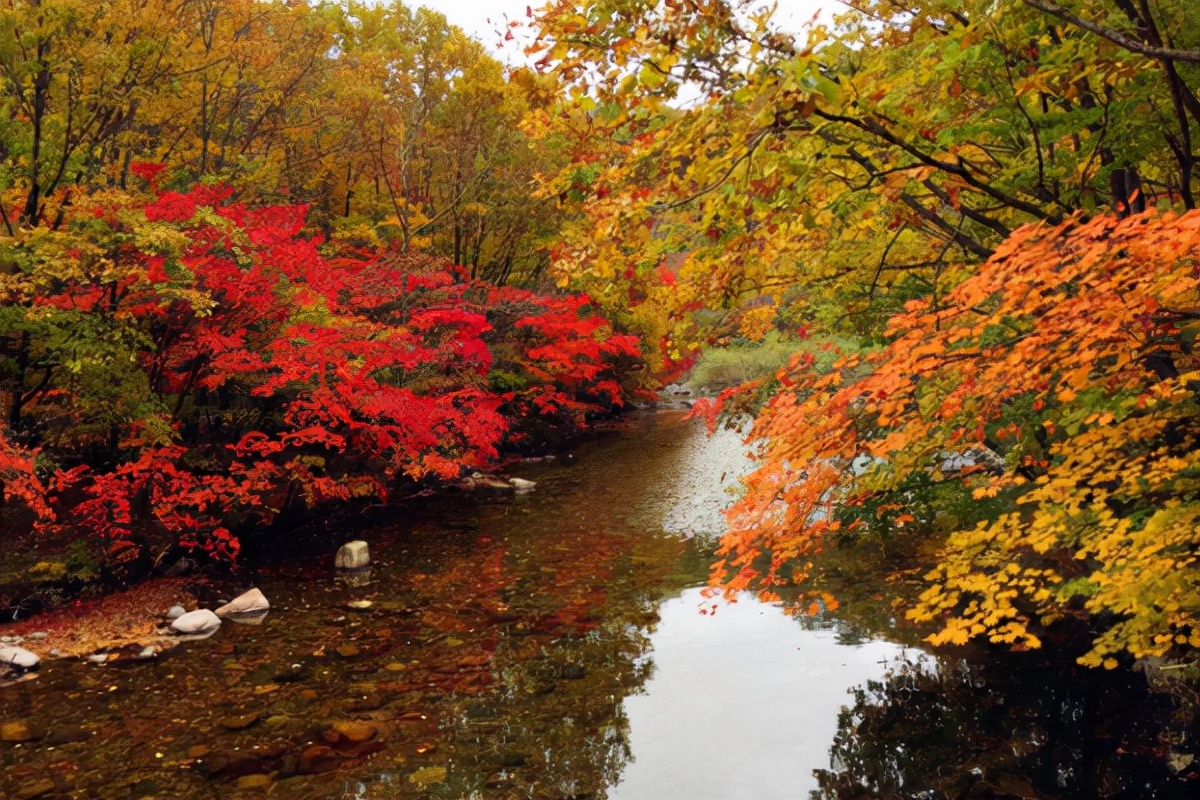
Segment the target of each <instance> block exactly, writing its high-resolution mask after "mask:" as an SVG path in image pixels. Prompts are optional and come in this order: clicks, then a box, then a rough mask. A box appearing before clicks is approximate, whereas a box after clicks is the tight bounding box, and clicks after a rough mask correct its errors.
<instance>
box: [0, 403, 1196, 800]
mask: <svg viewBox="0 0 1200 800" xmlns="http://www.w3.org/2000/svg"><path fill="white" fill-rule="evenodd" d="M572 455H573V458H572V459H570V460H569V461H564V462H558V461H556V462H543V463H536V464H529V465H527V466H525V467H524V468H523V469H522V470H521V471H520V474H521V475H522V476H523V477H526V478H529V479H532V480H535V481H537V482H538V486H537V489H536V491H535V492H533V493H531V494H528V495H523V496H517V497H513V496H511V495H508V496H491V497H478V496H467V495H458V496H448V497H442V498H438V499H436V500H434V501H432V502H430V503H428V504H424V505H422V506H420V508H419V510H416V509H414V508H413V507H409V508H406V509H404V510H402V511H398V512H396V515H395V519H394V520H393V521H391V522H390V523H387V524H381V525H379V526H378V527H375V528H373V529H371V530H369V531H365V532H363V536H364V538H367V539H368V540H369V541H370V543H371V548H372V555H373V566H372V567H371V569H370V571H369V572H365V573H362V574H356V575H341V576H339V575H335V574H334V571H333V569H332V558H331V555H332V553H331V550H332V548H331V547H329V546H323V547H322V548H320V549H319V550H313V551H312V552H305V551H304V548H302V547H299V546H297V547H296V548H291V549H290V552H289V553H287V554H280V557H278V558H270V557H269V556H268V557H264V558H261V559H259V561H260V565H259V566H258V567H255V568H254V569H252V570H249V571H247V572H244V573H242V574H240V575H239V576H237V578H236V579H235V580H232V581H230V582H228V584H226V585H219V586H215V587H212V588H211V589H210V592H211V596H210V597H207V598H206V599H207V600H211V601H214V602H215V601H216V600H217V599H220V598H225V599H228V598H229V597H231V596H233V595H234V594H236V593H238V592H240V591H241V590H244V589H246V588H248V587H249V586H258V587H259V588H261V589H262V590H263V592H264V593H265V594H266V596H267V597H268V598H270V600H271V604H272V610H271V612H270V614H269V615H268V616H267V617H266V619H265V621H264V622H263V623H262V624H261V625H257V626H250V625H236V624H232V623H227V624H226V625H225V626H224V627H223V628H222V630H221V631H220V632H219V633H217V634H216V635H215V636H214V637H212V638H210V639H207V640H204V641H198V642H190V643H187V644H184V645H182V646H180V647H179V648H177V649H175V650H173V651H170V652H168V653H165V654H163V655H162V656H160V657H159V658H158V659H157V660H155V661H153V662H148V663H145V662H144V663H133V664H129V665H122V664H121V663H119V662H118V663H117V664H110V665H105V666H99V667H97V666H93V665H88V664H84V663H81V662H66V661H49V662H47V663H46V664H44V665H43V667H42V669H41V671H40V675H39V676H38V678H37V679H36V680H33V681H29V682H25V683H20V684H17V685H13V686H9V687H7V688H4V689H2V690H0V702H2V705H0V710H2V716H3V718H4V719H5V720H21V721H23V722H25V723H28V725H30V726H32V727H34V728H37V729H40V730H42V731H45V732H46V734H45V735H44V736H42V737H41V738H39V739H38V740H36V741H32V742H27V743H22V744H12V743H9V744H5V745H3V753H2V761H3V773H2V776H0V777H2V778H3V792H0V794H2V795H3V796H6V797H10V796H11V797H20V796H22V795H23V794H24V795H25V796H33V795H32V794H29V793H31V792H34V791H35V790H37V789H38V787H39V786H40V787H41V788H42V789H43V790H45V792H46V794H45V796H51V795H54V796H70V797H78V798H85V797H86V798H93V797H94V798H143V797H153V798H240V797H258V796H268V795H269V796H274V797H281V798H363V799H364V800H366V799H367V798H372V799H373V798H539V799H541V798H545V800H565V798H594V799H595V800H601V799H602V798H612V799H613V800H643V799H644V800H692V799H693V798H696V799H700V798H714V799H716V798H731V799H732V800H760V799H766V798H801V799H803V798H808V797H809V796H810V795H814V796H823V797H830V798H832V797H889V798H930V799H932V798H952V797H980V798H983V797H989V798H991V797H1064V798H1072V797H1130V798H1133V797H1163V798H1174V797H1195V796H1197V795H1200V791H1198V789H1200V781H1198V780H1193V779H1194V778H1196V776H1197V773H1196V769H1195V765H1194V763H1192V762H1191V761H1189V760H1188V758H1189V755H1190V754H1191V753H1193V752H1194V751H1195V737H1196V734H1197V732H1196V731H1195V730H1192V729H1189V728H1188V726H1189V725H1190V724H1191V723H1190V722H1188V721H1187V720H1186V719H1184V718H1183V717H1182V716H1181V705H1180V701H1179V700H1178V698H1177V697H1176V696H1175V695H1171V694H1156V693H1152V692H1150V691H1148V689H1147V687H1146V684H1147V681H1146V679H1145V677H1143V676H1142V675H1139V674H1133V673H1119V672H1118V673H1097V672H1088V671H1083V670H1079V669H1077V668H1075V667H1074V666H1073V665H1072V662H1071V659H1070V658H1062V657H1055V656H1054V655H1053V654H1052V653H1044V654H1011V655H1008V656H1002V655H1001V656H996V655H994V654H991V655H988V656H986V657H977V658H973V659H972V660H971V661H966V660H959V659H957V658H946V657H942V658H935V657H934V656H932V655H929V654H925V653H923V652H922V651H921V650H919V649H915V648H912V647H905V646H904V645H902V644H900V643H898V642H900V641H903V640H908V641H912V640H913V638H914V635H913V633H912V632H905V631H903V630H901V629H899V628H898V627H893V628H890V629H887V630H884V631H874V632H872V631H868V630H865V629H863V628H861V627H860V626H859V625H857V624H856V623H855V620H854V618H853V616H851V617H846V618H838V617H837V616H836V615H829V616H824V617H818V618H811V619H810V618H793V617H789V616H786V615H784V614H783V612H782V611H781V610H780V609H779V608H778V607H775V606H772V605H767V604H763V603H760V602H757V601H755V600H752V599H750V598H745V599H743V600H741V601H740V602H738V603H736V604H733V605H725V604H720V603H717V604H715V605H714V601H713V600H710V599H706V598H705V597H704V596H703V595H702V594H701V591H700V587H701V586H702V585H703V582H704V580H705V578H706V577H707V572H708V565H709V563H710V561H711V555H710V554H711V551H712V547H713V541H714V537H715V536H717V535H718V534H719V532H720V530H721V525H722V522H721V517H720V513H719V511H720V508H721V507H722V506H723V505H724V504H725V503H727V502H728V500H729V495H728V492H727V489H728V488H729V487H730V486H731V485H733V484H735V483H736V477H737V475H738V473H739V472H740V471H741V470H742V469H743V468H744V459H743V456H742V453H741V446H740V443H739V441H738V439H737V437H736V436H734V435H732V434H728V433H726V434H721V435H718V436H717V437H716V438H713V439H709V438H707V437H706V436H705V434H704V431H703V429H702V428H701V427H700V426H698V425H695V424H693V423H689V422H685V421H683V420H682V419H681V416H680V414H679V413H677V412H660V413H647V414H645V415H642V416H639V417H637V418H635V419H634V420H633V421H632V422H631V423H630V427H629V429H628V430H626V431H623V432H622V433H620V434H612V435H608V436H605V437H602V438H598V439H596V440H594V441H591V442H588V443H587V444H585V445H583V446H581V447H579V448H578V449H577V450H576V451H575V452H574V453H573V454H572ZM284 555H287V558H286V559H285V558H283V556H284ZM361 601H370V605H369V607H368V608H365V609H356V608H354V607H353V606H354V605H355V604H357V605H363V603H361ZM702 612H704V613H702ZM876 616H878V615H876ZM883 617H884V618H886V614H885V615H883ZM876 627H878V626H876ZM884 627H885V628H887V626H886V625H885V626H884ZM881 633H886V634H887V636H888V637H889V638H891V639H892V641H888V640H887V639H885V638H880V634H881ZM831 748H832V761H831ZM814 771H816V772H814ZM38 796H41V795H38Z"/></svg>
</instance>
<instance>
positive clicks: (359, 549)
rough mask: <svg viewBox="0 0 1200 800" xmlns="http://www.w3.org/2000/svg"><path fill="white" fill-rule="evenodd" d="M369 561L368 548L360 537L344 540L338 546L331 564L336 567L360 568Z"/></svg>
mask: <svg viewBox="0 0 1200 800" xmlns="http://www.w3.org/2000/svg"><path fill="white" fill-rule="evenodd" d="M370 563H371V554H370V550H369V549H368V548H367V543H366V542H364V541H362V540H361V539H356V540H355V541H353V542H346V543H345V544H344V545H342V546H341V547H339V548H338V551H337V556H336V557H335V558H334V560H333V565H334V566H335V567H337V568H338V569H362V568H363V567H365V566H367V565H368V564H370Z"/></svg>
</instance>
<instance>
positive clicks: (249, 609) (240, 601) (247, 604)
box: [214, 589, 271, 617]
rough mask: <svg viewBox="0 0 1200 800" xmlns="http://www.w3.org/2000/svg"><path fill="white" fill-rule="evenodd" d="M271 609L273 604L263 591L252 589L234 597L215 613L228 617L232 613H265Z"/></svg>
mask: <svg viewBox="0 0 1200 800" xmlns="http://www.w3.org/2000/svg"><path fill="white" fill-rule="evenodd" d="M270 609H271V604H270V603H268V602H267V598H266V597H265V596H264V595H263V593H262V592H261V591H260V590H258V589H251V590H250V591H248V592H245V593H244V594H240V595H238V596H237V597H235V598H233V600H231V601H229V602H228V603H226V604H225V605H223V606H221V607H220V608H218V609H217V610H216V611H215V612H214V613H215V614H216V615H217V616H218V617H227V616H229V615H231V614H265V613H267V611H269V610H270Z"/></svg>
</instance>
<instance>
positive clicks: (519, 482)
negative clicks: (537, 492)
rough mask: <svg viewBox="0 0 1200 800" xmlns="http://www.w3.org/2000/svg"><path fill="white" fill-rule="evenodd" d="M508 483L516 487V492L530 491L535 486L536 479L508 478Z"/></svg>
mask: <svg viewBox="0 0 1200 800" xmlns="http://www.w3.org/2000/svg"><path fill="white" fill-rule="evenodd" d="M508 485H509V486H511V487H513V488H514V489H516V490H517V491H518V492H532V491H533V490H534V489H535V488H537V482H536V481H527V480H525V479H524V478H509V479H508Z"/></svg>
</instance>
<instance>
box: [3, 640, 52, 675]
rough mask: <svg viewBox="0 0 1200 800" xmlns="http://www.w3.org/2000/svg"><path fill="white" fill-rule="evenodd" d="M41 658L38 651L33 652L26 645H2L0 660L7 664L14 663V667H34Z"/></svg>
mask: <svg viewBox="0 0 1200 800" xmlns="http://www.w3.org/2000/svg"><path fill="white" fill-rule="evenodd" d="M41 660H42V659H40V658H38V655H37V653H31V652H29V651H28V650H26V649H25V648H24V647H13V646H11V645H8V646H5V647H0V661H2V662H4V663H5V664H12V665H13V666H14V667H20V668H21V669H33V668H34V667H36V666H37V665H38V663H39V662H40V661H41Z"/></svg>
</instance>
